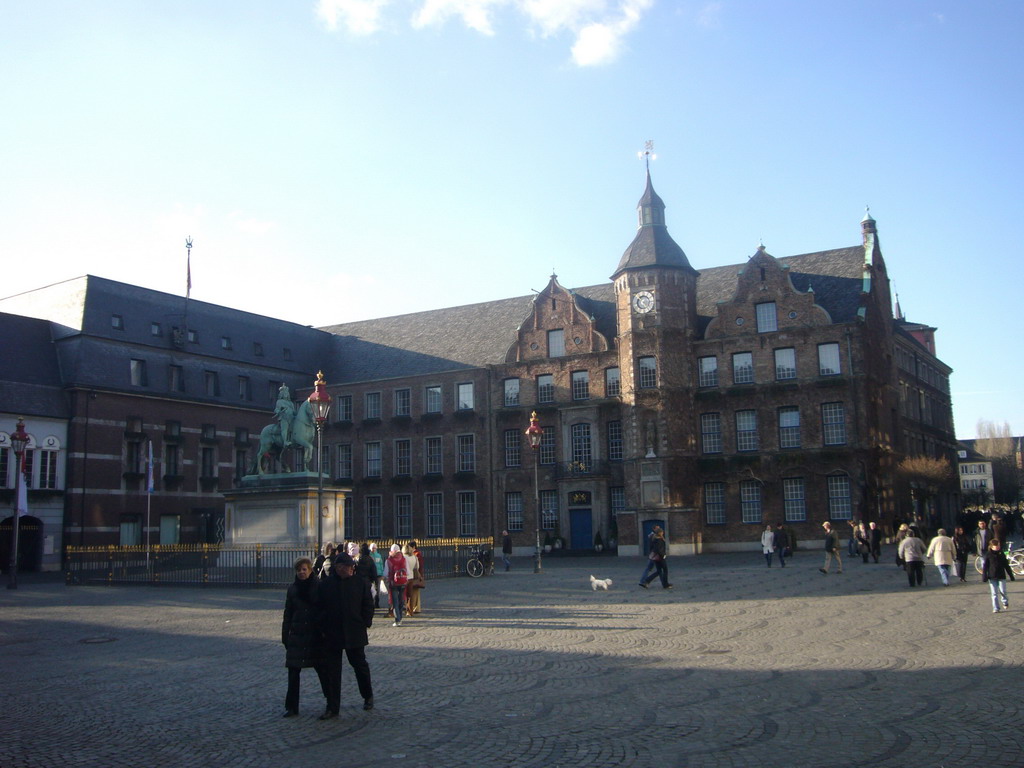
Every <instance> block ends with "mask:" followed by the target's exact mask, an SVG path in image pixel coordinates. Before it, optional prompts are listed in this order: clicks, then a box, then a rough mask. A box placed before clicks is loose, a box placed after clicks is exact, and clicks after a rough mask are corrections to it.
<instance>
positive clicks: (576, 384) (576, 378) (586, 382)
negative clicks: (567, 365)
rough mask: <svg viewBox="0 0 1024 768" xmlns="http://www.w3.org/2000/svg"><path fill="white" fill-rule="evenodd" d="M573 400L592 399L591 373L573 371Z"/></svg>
mask: <svg viewBox="0 0 1024 768" xmlns="http://www.w3.org/2000/svg"><path fill="white" fill-rule="evenodd" d="M572 399H573V400H589V399H590V372H589V371H573V372H572Z"/></svg>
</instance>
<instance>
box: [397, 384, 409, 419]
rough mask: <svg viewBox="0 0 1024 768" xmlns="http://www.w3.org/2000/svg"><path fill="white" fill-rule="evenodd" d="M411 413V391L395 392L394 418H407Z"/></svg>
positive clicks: (400, 390) (401, 390) (399, 390)
mask: <svg viewBox="0 0 1024 768" xmlns="http://www.w3.org/2000/svg"><path fill="white" fill-rule="evenodd" d="M411 413H412V390H409V389H396V390H395V416H408V415H410V414H411Z"/></svg>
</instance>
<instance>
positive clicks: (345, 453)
mask: <svg viewBox="0 0 1024 768" xmlns="http://www.w3.org/2000/svg"><path fill="white" fill-rule="evenodd" d="M334 455H335V456H337V458H338V466H337V474H336V475H335V477H338V478H344V479H346V480H349V479H351V478H352V443H341V444H339V445H336V446H335V447H334Z"/></svg>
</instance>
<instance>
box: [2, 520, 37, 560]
mask: <svg viewBox="0 0 1024 768" xmlns="http://www.w3.org/2000/svg"><path fill="white" fill-rule="evenodd" d="M12 525H13V518H11V517H8V518H6V519H5V520H4V521H3V522H0V569H2V571H3V573H7V571H8V566H9V564H10V562H11V534H12V531H11V526H12ZM42 561H43V521H42V520H40V519H39V518H38V517H32V516H31V515H26V516H25V517H23V518H21V520H19V521H18V572H19V573H24V572H26V571H38V570H39V566H40V564H41V563H42Z"/></svg>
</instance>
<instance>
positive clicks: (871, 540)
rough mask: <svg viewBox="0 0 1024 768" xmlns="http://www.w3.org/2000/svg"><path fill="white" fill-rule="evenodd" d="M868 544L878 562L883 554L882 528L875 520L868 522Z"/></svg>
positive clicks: (872, 555)
mask: <svg viewBox="0 0 1024 768" xmlns="http://www.w3.org/2000/svg"><path fill="white" fill-rule="evenodd" d="M868 546H870V548H871V557H873V558H874V560H875V562H876V563H877V562H878V558H879V557H881V556H882V529H881V528H879V527H878V523H876V522H875V521H874V520H872V521H871V522H870V523H868Z"/></svg>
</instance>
